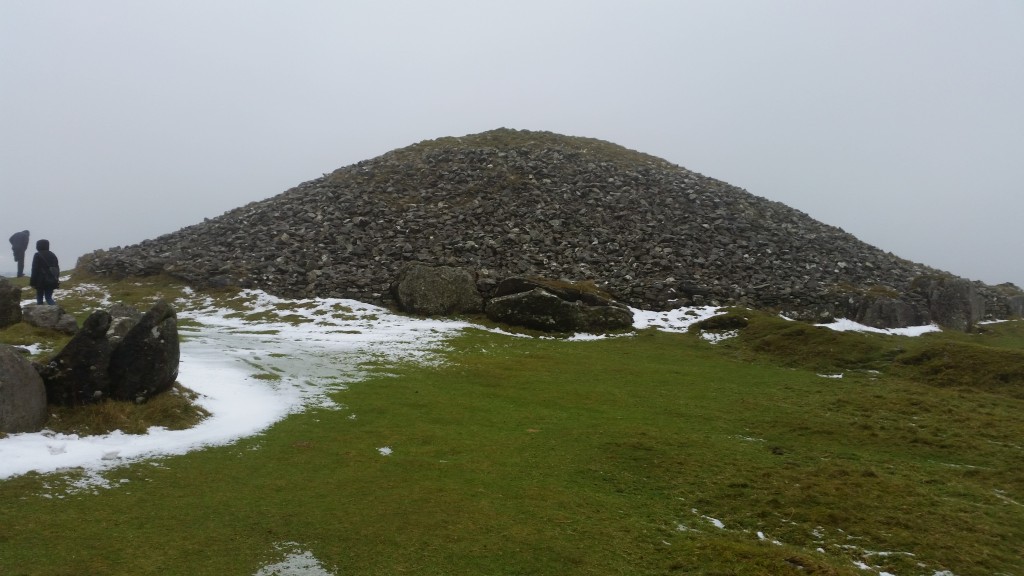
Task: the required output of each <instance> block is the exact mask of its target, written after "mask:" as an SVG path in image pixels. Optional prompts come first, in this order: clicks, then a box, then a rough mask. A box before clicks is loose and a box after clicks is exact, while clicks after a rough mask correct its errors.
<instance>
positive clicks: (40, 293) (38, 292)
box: [36, 288, 45, 304]
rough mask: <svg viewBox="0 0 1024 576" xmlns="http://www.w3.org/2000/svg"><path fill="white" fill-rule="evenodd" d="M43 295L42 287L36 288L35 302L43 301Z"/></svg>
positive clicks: (40, 302)
mask: <svg viewBox="0 0 1024 576" xmlns="http://www.w3.org/2000/svg"><path fill="white" fill-rule="evenodd" d="M44 296H45V294H44V291H43V289H42V288H36V304H42V303H43V297H44Z"/></svg>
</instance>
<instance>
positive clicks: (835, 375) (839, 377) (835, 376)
mask: <svg viewBox="0 0 1024 576" xmlns="http://www.w3.org/2000/svg"><path fill="white" fill-rule="evenodd" d="M818 376H820V377H822V378H836V379H841V378H842V377H843V374H842V373H839V374H818Z"/></svg>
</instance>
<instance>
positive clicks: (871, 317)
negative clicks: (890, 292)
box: [847, 294, 931, 328]
mask: <svg viewBox="0 0 1024 576" xmlns="http://www.w3.org/2000/svg"><path fill="white" fill-rule="evenodd" d="M847 317H848V318H850V319H852V320H854V321H856V322H859V323H861V324H864V325H865V326H871V327H874V328H902V327H903V326H921V325H924V324H929V323H930V322H931V318H930V317H929V316H928V311H927V310H923V309H922V307H920V306H917V305H915V304H914V303H912V302H908V301H906V300H903V299H901V298H898V297H892V296H883V295H870V294H866V295H861V296H857V297H850V300H849V306H848V309H847Z"/></svg>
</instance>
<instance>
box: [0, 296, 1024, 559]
mask: <svg viewBox="0 0 1024 576" xmlns="http://www.w3.org/2000/svg"><path fill="white" fill-rule="evenodd" d="M736 313H742V314H746V315H747V316H749V318H750V325H749V326H748V327H747V328H744V329H742V330H740V332H739V335H738V336H737V337H735V338H732V339H729V340H725V341H723V342H721V343H719V344H715V345H713V344H710V343H708V342H706V341H704V340H702V339H701V338H698V337H697V336H696V335H694V334H672V333H663V332H656V331H642V332H639V333H637V334H636V335H634V336H630V337H622V338H613V339H606V340H598V341H588V342H568V341H563V340H550V339H530V338H515V337H510V336H506V335H500V334H495V333H492V332H487V331H483V330H469V331H467V332H465V333H464V334H463V335H462V336H460V337H458V338H457V339H455V340H453V341H450V342H449V344H448V346H447V349H446V350H445V351H444V356H445V358H446V360H447V362H446V363H445V364H443V365H441V366H432V367H423V366H417V365H414V364H399V365H387V366H384V365H380V366H376V367H369V368H373V369H374V371H373V373H374V376H373V377H371V378H370V379H368V380H365V381H362V382H359V383H356V384H352V385H350V386H349V387H348V389H347V390H345V391H341V392H337V393H336V394H335V397H334V399H335V400H336V401H337V402H338V403H339V404H341V405H342V406H343V408H342V409H339V410H324V409H314V410H309V411H306V412H303V413H300V414H295V415H293V416H290V417H288V418H286V419H285V420H283V421H281V422H279V423H278V424H276V425H274V426H273V427H272V428H271V429H269V430H267V431H266V432H265V433H263V434H260V435H258V436H255V437H251V438H248V439H245V440H242V441H240V442H237V443H235V444H232V445H229V446H222V447H217V448H211V449H207V450H203V451H199V452H193V453H190V454H187V455H184V456H177V457H171V458H164V459H159V460H154V461H149V462H142V463H138V464H133V465H129V466H125V467H122V468H117V469H115V470H113V471H111V472H108V473H106V479H107V481H108V482H109V484H110V485H111V486H112V487H111V488H109V489H90V490H84V491H83V490H69V487H71V486H73V485H74V484H75V482H76V481H77V480H78V479H79V475H78V474H77V473H76V472H74V471H69V472H67V473H64V474H50V475H37V474H29V475H25V476H20V477H15V478H11V479H8V480H6V481H0V574H3V575H4V576H15V575H46V576H54V575H72V574H73V575H82V574H126V575H127V574H131V575H144V574H154V575H156V574H159V575H176V574H181V575H186V574H189V575H192V574H211V575H212V574H225V575H230V574H238V575H252V574H256V573H257V572H258V571H259V570H260V569H261V567H264V566H267V565H268V564H271V563H274V562H277V561H279V560H281V558H282V557H284V556H286V555H287V554H288V553H289V552H290V551H297V550H302V551H308V552H309V553H311V554H312V555H313V556H315V558H316V559H318V561H319V563H320V565H321V566H322V567H323V569H324V570H326V571H327V573H329V574H338V575H356V574H358V575H384V574H387V575H392V574H508V575H512V574H522V575H531V574H532V575H556V574H559V575H561V574H709V575H710V574H721V575H725V574H751V575H754V574H765V575H778V574H782V575H787V574H792V575H796V574H830V575H832V574H835V575H852V574H879V573H890V574H894V575H896V576H911V575H928V576H932V575H935V574H940V575H948V574H955V575H956V576H968V575H982V574H984V575H992V574H1024V561H1022V560H1021V558H1022V557H1024V474H1022V473H1021V471H1020V469H1021V463H1022V462H1024V395H1022V394H1021V390H1022V387H1024V368H1022V366H1024V351H1022V350H1024V326H1022V325H1021V324H1022V323H1021V322H1010V323H1004V324H994V325H986V326H985V333H982V334H972V335H959V334H930V335H925V336H922V337H918V338H905V337H894V336H879V335H865V334H853V333H835V332H831V331H829V330H827V329H823V328H814V327H810V326H807V325H804V324H798V323H792V322H786V321H783V320H780V319H778V318H775V317H772V316H769V315H764V314H759V313H752V312H736ZM0 336H3V335H2V334H0ZM840 375H841V376H842V377H838V376H840ZM308 573H310V574H312V573H318V574H319V573H323V572H308Z"/></svg>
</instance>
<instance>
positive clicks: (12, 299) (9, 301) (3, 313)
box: [0, 276, 21, 328]
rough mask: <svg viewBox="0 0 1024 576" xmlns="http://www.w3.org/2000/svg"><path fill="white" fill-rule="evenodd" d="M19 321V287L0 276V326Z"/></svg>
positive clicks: (11, 324)
mask: <svg viewBox="0 0 1024 576" xmlns="http://www.w3.org/2000/svg"><path fill="white" fill-rule="evenodd" d="M18 322H21V287H20V286H16V285H14V284H13V283H11V282H8V281H7V279H6V278H4V277H2V276H0V328H6V327H8V326H13V325H14V324H17V323H18Z"/></svg>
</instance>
